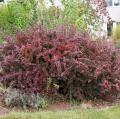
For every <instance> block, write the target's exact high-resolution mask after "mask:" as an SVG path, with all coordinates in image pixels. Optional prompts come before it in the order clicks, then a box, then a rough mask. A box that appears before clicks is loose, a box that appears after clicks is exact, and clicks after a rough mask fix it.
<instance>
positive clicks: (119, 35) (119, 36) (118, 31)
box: [113, 24, 120, 40]
mask: <svg viewBox="0 0 120 119" xmlns="http://www.w3.org/2000/svg"><path fill="white" fill-rule="evenodd" d="M113 38H114V39H115V40H120V24H119V25H117V26H116V28H115V29H113Z"/></svg>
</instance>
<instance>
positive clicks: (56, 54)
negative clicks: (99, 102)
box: [0, 27, 120, 99]
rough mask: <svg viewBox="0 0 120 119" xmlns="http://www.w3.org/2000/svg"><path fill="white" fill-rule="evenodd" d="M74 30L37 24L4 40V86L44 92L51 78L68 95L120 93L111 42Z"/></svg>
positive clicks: (119, 76)
mask: <svg viewBox="0 0 120 119" xmlns="http://www.w3.org/2000/svg"><path fill="white" fill-rule="evenodd" d="M63 31H64V32H63ZM73 31H75V29H74V28H73V29H71V30H68V31H65V29H64V30H62V29H61V30H60V31H59V32H56V31H55V30H54V31H47V30H44V29H43V28H42V27H39V28H35V29H33V30H29V31H27V32H23V33H22V32H20V33H18V34H17V35H16V40H15V41H14V40H13V41H12V40H11V38H10V40H7V41H8V43H7V44H5V46H4V47H3V48H2V50H3V60H2V61H1V67H2V69H3V72H2V73H1V75H0V76H1V77H0V80H1V82H2V83H3V84H4V85H6V86H7V87H8V86H11V87H12V88H17V89H21V90H24V91H28V90H29V91H34V92H38V93H42V94H45V93H46V92H47V91H48V79H50V78H51V79H53V81H52V82H53V83H57V84H58V85H59V90H58V92H59V93H62V94H64V95H65V96H67V97H69V96H71V97H72V98H76V99H83V98H89V99H94V98H112V97H114V96H116V95H117V94H118V93H119V92H120V61H119V58H120V55H119V53H118V51H117V49H115V47H114V45H113V44H112V43H108V42H105V41H93V40H91V39H90V37H89V36H88V35H86V34H84V33H81V34H79V35H77V34H76V33H75V32H73ZM8 38H9V37H8ZM54 81H55V82H54ZM49 90H50V91H52V90H53V86H51V87H49ZM52 93H54V92H52Z"/></svg>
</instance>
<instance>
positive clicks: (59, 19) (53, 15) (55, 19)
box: [38, 0, 100, 30]
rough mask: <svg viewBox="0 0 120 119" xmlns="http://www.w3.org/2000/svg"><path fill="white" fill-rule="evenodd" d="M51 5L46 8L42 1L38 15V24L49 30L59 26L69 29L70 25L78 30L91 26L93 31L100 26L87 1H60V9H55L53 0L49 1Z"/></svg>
mask: <svg viewBox="0 0 120 119" xmlns="http://www.w3.org/2000/svg"><path fill="white" fill-rule="evenodd" d="M51 4H52V6H51V7H50V8H47V7H46V5H45V2H44V0H43V1H42V2H41V3H40V7H39V8H40V9H39V13H38V16H39V20H40V23H43V24H45V25H47V26H48V27H49V28H54V27H56V26H57V27H58V26H60V24H64V25H65V26H68V27H69V26H70V24H71V25H75V26H76V27H77V28H78V29H79V30H81V29H82V30H88V29H89V27H90V26H91V25H92V26H93V28H94V29H95V28H97V27H98V26H99V25H100V24H99V23H100V19H98V17H97V15H96V13H95V10H94V9H93V8H92V6H91V5H90V4H89V3H88V2H87V1H86V2H85V1H81V2H80V1H79V0H62V2H61V4H62V8H60V7H57V6H56V5H55V4H54V0H51Z"/></svg>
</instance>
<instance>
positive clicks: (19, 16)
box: [0, 0, 36, 34]
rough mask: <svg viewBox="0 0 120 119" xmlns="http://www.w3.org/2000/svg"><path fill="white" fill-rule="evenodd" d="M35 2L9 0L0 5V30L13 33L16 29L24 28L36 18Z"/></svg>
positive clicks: (30, 0) (29, 0)
mask: <svg viewBox="0 0 120 119" xmlns="http://www.w3.org/2000/svg"><path fill="white" fill-rule="evenodd" d="M35 10H36V2H35V1H34V0H24V1H23V2H22V3H21V2H20V1H17V0H15V1H10V2H9V3H8V4H7V5H3V6H0V30H1V31H2V32H4V33H7V34H13V33H15V32H16V30H18V29H20V30H25V29H26V28H27V27H29V26H30V25H31V24H32V23H33V22H35V20H36V15H35V12H36V11H35Z"/></svg>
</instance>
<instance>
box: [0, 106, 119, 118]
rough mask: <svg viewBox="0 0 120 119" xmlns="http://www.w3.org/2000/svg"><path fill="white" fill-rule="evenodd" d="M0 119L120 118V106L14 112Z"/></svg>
mask: <svg viewBox="0 0 120 119" xmlns="http://www.w3.org/2000/svg"><path fill="white" fill-rule="evenodd" d="M0 119H120V106H118V107H114V108H110V109H103V110H97V109H76V110H69V111H55V112H53V111H39V112H34V113H24V112H16V113H15V112H13V113H11V114H8V115H6V116H1V117H0Z"/></svg>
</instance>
